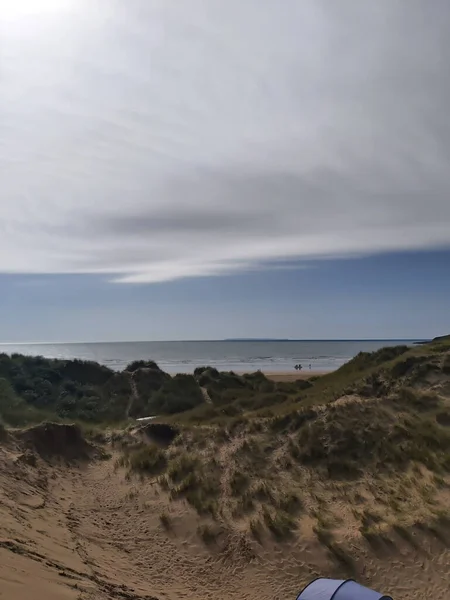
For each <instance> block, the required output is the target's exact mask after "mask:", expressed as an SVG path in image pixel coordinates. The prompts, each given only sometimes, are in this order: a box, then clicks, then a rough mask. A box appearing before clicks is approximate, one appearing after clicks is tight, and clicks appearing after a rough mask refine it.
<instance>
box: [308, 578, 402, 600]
mask: <svg viewBox="0 0 450 600" xmlns="http://www.w3.org/2000/svg"><path fill="white" fill-rule="evenodd" d="M331 599H332V600H392V598H390V597H389V596H383V594H380V593H379V592H375V591H374V590H370V589H369V588H366V587H363V586H362V585H359V583H356V581H352V580H351V579H348V580H345V579H324V578H320V579H316V580H315V581H313V582H311V583H310V584H309V585H308V586H306V588H305V589H304V590H303V591H302V593H301V594H300V595H299V596H298V597H297V600H331Z"/></svg>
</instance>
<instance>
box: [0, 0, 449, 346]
mask: <svg viewBox="0 0 450 600" xmlns="http://www.w3.org/2000/svg"><path fill="white" fill-rule="evenodd" d="M449 40H450V4H449V3H448V0H434V2H433V3H429V2H427V1H426V0H378V1H377V2H360V1H359V0H340V1H339V2H330V1H329V0H302V2H299V1H298V0H283V2H272V1H269V0H228V1H227V2H223V0H189V1H188V2H175V1H174V0H0V82H1V92H0V190H1V193H0V309H1V315H2V316H1V321H0V341H12V342H15V341H18V342H19V341H72V340H73V341H85V340H88V341H95V340H106V341H112V340H134V339H217V338H223V337H293V338H328V339H329V338H335V337H336V338H365V337H367V338H381V337H383V338H415V337H432V336H433V335H438V334H441V333H446V332H450V323H449V320H450V319H449V317H448V301H447V298H448V297H449V296H448V293H449V291H450V290H449V287H450V286H449V283H448V282H449V281H450V267H449V265H450V169H449V160H450V121H449V119H448V106H450V74H449V73H450V72H449V70H448V64H449V63H450V41H449Z"/></svg>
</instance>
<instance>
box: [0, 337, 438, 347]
mask: <svg viewBox="0 0 450 600" xmlns="http://www.w3.org/2000/svg"><path fill="white" fill-rule="evenodd" d="M433 339H434V338H431V337H427V338H424V337H414V338H397V337H395V338H264V337H262V338H220V339H197V340H192V339H191V340H115V341H102V340H100V341H95V342H93V341H65V342H48V341H47V342H42V341H39V342H36V341H34V342H33V341H30V342H0V346H47V345H48V346H50V345H69V344H73V345H75V344H80V345H81V344H84V345H87V344H161V343H167V344H171V343H175V344H176V343H191V342H199V343H210V342H427V341H432V340H433Z"/></svg>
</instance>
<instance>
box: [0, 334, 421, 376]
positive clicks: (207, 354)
mask: <svg viewBox="0 0 450 600" xmlns="http://www.w3.org/2000/svg"><path fill="white" fill-rule="evenodd" d="M414 341H415V340H339V341H335V340H333V341H322V340H321V341H318V340H311V341H308V340H302V341H259V340H257V341H253V340H251V341H216V342H214V341H212V342H209V341H208V342H189V341H187V342H113V343H106V342H105V343H85V344H83V343H77V344H0V352H6V353H7V354H12V353H14V352H18V353H20V354H28V355H40V356H45V357H47V358H63V359H72V358H79V359H83V360H94V361H96V362H99V363H101V364H103V365H106V366H108V367H110V368H111V369H114V370H122V369H123V368H124V367H125V366H126V365H127V364H129V363H130V362H131V361H133V360H140V359H144V360H150V359H151V360H154V361H156V362H157V363H158V365H159V366H160V367H161V368H162V369H163V370H165V371H167V372H169V373H192V372H193V370H194V369H195V368H196V367H199V366H204V365H210V366H213V367H216V368H217V369H219V370H223V371H225V370H226V371H245V372H250V371H256V370H257V369H261V370H262V371H272V372H277V371H280V372H281V371H291V370H292V372H295V371H294V366H295V365H296V364H298V363H300V364H302V365H303V368H304V369H305V370H306V369H308V370H309V365H311V370H313V371H332V370H334V369H337V368H338V367H340V366H341V365H343V364H344V363H346V362H347V361H348V360H350V359H351V358H353V357H354V356H355V355H356V354H358V352H362V351H364V352H372V351H374V350H378V349H379V348H382V347H383V346H396V345H398V344H412V343H413V342H414Z"/></svg>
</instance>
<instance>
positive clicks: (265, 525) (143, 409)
mask: <svg viewBox="0 0 450 600" xmlns="http://www.w3.org/2000/svg"><path fill="white" fill-rule="evenodd" d="M69 362H70V361H69ZM84 373H86V377H85V378H84ZM0 377H1V378H0V415H1V417H2V419H3V421H5V422H7V423H9V424H20V423H22V422H30V423H31V422H33V420H34V419H35V418H38V416H39V415H41V414H43V411H47V410H48V411H54V412H55V413H56V414H59V415H60V416H62V415H64V416H66V415H67V416H69V417H70V416H72V415H77V416H79V415H81V418H82V419H85V420H87V421H92V422H94V423H95V422H96V421H99V422H101V421H105V420H106V419H107V418H108V419H111V418H116V417H117V419H118V418H119V417H120V418H123V416H124V414H125V412H126V410H127V408H129V410H130V415H132V416H139V415H145V416H146V415H148V414H156V415H159V418H158V419H156V420H155V421H152V422H151V424H147V425H145V426H144V425H143V426H136V424H134V425H133V427H132V428H130V429H129V430H128V431H126V432H122V433H119V432H116V434H115V435H117V440H116V442H118V443H116V445H115V449H117V448H121V449H122V457H121V458H120V459H119V460H118V461H117V463H116V467H117V468H120V467H123V468H124V469H125V471H126V473H125V474H126V477H127V478H132V477H134V476H138V477H139V478H140V479H141V480H142V481H143V482H145V481H148V483H149V484H151V485H152V486H158V487H159V489H158V491H157V494H158V495H161V496H163V495H164V497H165V498H166V499H167V500H169V501H170V502H174V503H177V502H181V503H183V504H184V506H185V508H186V507H187V506H190V507H191V508H193V509H194V510H195V511H196V512H197V513H198V515H199V516H198V517H197V519H198V521H200V525H199V527H198V530H197V533H198V536H199V537H200V538H201V539H202V540H203V541H204V542H205V543H206V544H211V545H213V544H214V545H216V546H217V545H220V543H223V542H224V540H225V539H226V537H227V534H226V531H227V530H226V527H228V526H230V527H231V526H235V527H236V528H237V531H239V533H240V535H241V534H242V532H244V533H245V535H247V534H248V535H249V536H251V537H252V538H253V539H254V540H256V541H258V542H261V543H263V542H264V539H266V540H271V541H272V543H273V542H274V541H276V542H277V543H284V541H285V540H289V539H290V538H291V537H293V536H299V535H303V534H304V531H305V528H307V527H309V529H310V533H311V534H312V535H314V536H315V538H316V540H317V541H318V542H320V544H322V545H323V546H325V547H326V549H327V552H328V553H329V555H330V557H331V558H332V559H333V560H334V561H336V563H337V564H338V565H339V568H340V569H344V570H345V571H346V572H348V573H349V574H350V573H352V572H353V570H354V569H355V563H354V561H353V559H352V557H351V555H350V554H349V553H348V551H347V549H346V548H345V547H344V546H343V545H342V544H341V541H340V540H341V538H342V536H341V534H342V531H343V530H344V529H345V531H348V530H349V529H350V530H351V531H353V532H355V535H357V536H360V541H361V543H364V544H368V545H370V546H371V547H372V548H378V549H379V548H383V549H384V548H387V547H388V546H389V545H393V544H396V543H398V544H408V545H410V546H413V544H417V539H418V538H417V537H416V536H419V537H420V535H424V534H426V535H433V536H434V537H436V538H437V539H439V541H440V542H442V543H444V539H447V538H449V539H450V535H449V534H450V525H449V523H450V521H449V519H448V516H447V513H445V512H442V511H443V510H445V503H446V502H447V498H448V490H449V489H450V338H443V339H439V340H437V341H433V342H432V343H430V344H424V345H420V346H419V345H418V346H415V347H414V348H408V347H405V346H398V347H391V348H384V349H381V350H379V351H378V352H375V353H370V354H369V353H361V354H359V355H358V356H356V357H355V358H354V359H353V360H352V361H350V362H349V363H347V364H346V365H344V366H343V367H342V368H341V369H339V370H337V371H336V372H334V373H330V374H327V375H324V376H322V377H320V378H316V379H315V380H313V381H311V380H310V381H302V380H300V381H298V382H294V383H288V384H285V383H277V382H273V381H271V380H269V379H267V378H266V377H265V376H264V375H263V374H262V373H260V372H256V373H252V374H248V375H243V376H241V375H237V374H235V373H233V372H227V373H221V372H219V371H217V370H216V369H214V368H210V367H200V368H198V369H196V371H195V373H194V375H193V376H191V375H177V376H175V377H171V376H169V375H168V374H166V373H164V372H163V371H161V370H160V369H159V368H158V367H157V365H156V364H155V363H152V362H151V361H137V362H135V363H132V364H131V365H129V367H127V369H126V370H125V371H123V372H122V373H113V372H110V371H109V370H107V369H106V370H105V369H104V368H103V367H101V368H99V372H96V370H95V365H93V364H91V363H89V364H86V365H84V363H82V362H81V361H78V362H77V364H75V365H72V364H70V365H67V364H66V362H65V361H46V360H45V359H40V358H35V359H28V358H25V357H20V356H18V355H15V356H14V357H11V358H8V357H6V358H5V357H2V359H1V361H0ZM33 386H35V387H33ZM33 390H34V391H33ZM32 391H33V393H31V392H32ZM205 391H206V393H205ZM205 399H206V400H207V401H206V400H205ZM164 415H165V416H164ZM2 435H4V430H3V429H1V427H0V438H1V437H2ZM169 512H170V513H171V512H172V511H169ZM159 520H160V526H161V527H162V528H164V529H166V530H169V529H171V535H172V534H173V532H174V531H176V520H174V521H173V522H172V521H171V519H170V518H169V516H168V513H166V512H163V513H160V517H159ZM198 521H197V522H198ZM349 524H350V526H349ZM340 528H342V531H340ZM424 532H425V533H424ZM438 536H440V537H438Z"/></svg>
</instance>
